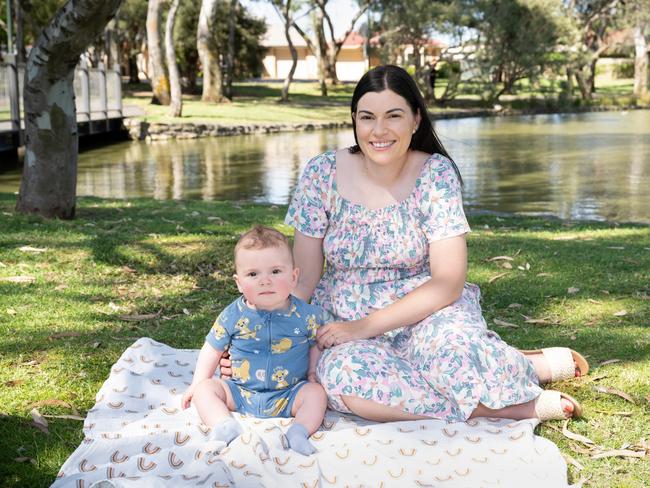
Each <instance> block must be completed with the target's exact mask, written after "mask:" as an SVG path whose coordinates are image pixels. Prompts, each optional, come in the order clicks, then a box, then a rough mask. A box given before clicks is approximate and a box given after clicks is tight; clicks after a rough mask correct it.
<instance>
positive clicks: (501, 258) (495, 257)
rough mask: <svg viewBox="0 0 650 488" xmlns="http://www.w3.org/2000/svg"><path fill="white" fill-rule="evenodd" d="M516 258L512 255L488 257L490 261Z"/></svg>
mask: <svg viewBox="0 0 650 488" xmlns="http://www.w3.org/2000/svg"><path fill="white" fill-rule="evenodd" d="M514 260H515V259H514V258H511V257H510V256H494V257H493V258H490V259H488V261H514Z"/></svg>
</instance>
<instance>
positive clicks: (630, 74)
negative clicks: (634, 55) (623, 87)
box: [612, 61, 634, 80]
mask: <svg viewBox="0 0 650 488" xmlns="http://www.w3.org/2000/svg"><path fill="white" fill-rule="evenodd" d="M612 75H613V76H614V78H615V79H618V80H620V79H622V78H634V61H625V62H624V63H618V64H615V65H614V68H613V69H612Z"/></svg>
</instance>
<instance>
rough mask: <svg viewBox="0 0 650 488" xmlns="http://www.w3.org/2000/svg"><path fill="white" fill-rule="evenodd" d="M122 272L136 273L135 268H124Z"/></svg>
mask: <svg viewBox="0 0 650 488" xmlns="http://www.w3.org/2000/svg"><path fill="white" fill-rule="evenodd" d="M122 271H124V272H125V273H135V270H134V269H133V268H130V267H129V266H122Z"/></svg>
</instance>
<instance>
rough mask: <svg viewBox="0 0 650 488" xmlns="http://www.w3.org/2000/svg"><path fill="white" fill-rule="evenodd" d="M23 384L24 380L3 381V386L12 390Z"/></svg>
mask: <svg viewBox="0 0 650 488" xmlns="http://www.w3.org/2000/svg"><path fill="white" fill-rule="evenodd" d="M23 383H25V380H9V381H5V383H4V385H5V386H6V387H7V388H13V387H14V386H20V385H22V384H23Z"/></svg>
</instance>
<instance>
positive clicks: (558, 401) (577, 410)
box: [535, 390, 582, 422]
mask: <svg viewBox="0 0 650 488" xmlns="http://www.w3.org/2000/svg"><path fill="white" fill-rule="evenodd" d="M563 398H564V399H565V400H568V401H570V402H571V403H573V413H572V414H571V415H569V417H574V418H575V417H580V416H581V415H582V406H581V405H580V403H578V400H576V399H575V398H573V397H572V396H571V395H567V394H566V393H562V392H561V391H557V390H544V391H542V393H541V394H540V395H539V396H538V397H537V400H536V401H535V415H537V418H538V419H539V420H540V421H541V422H544V421H546V420H564V419H566V418H569V417H567V412H565V411H564V409H563V408H562V399H563Z"/></svg>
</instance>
